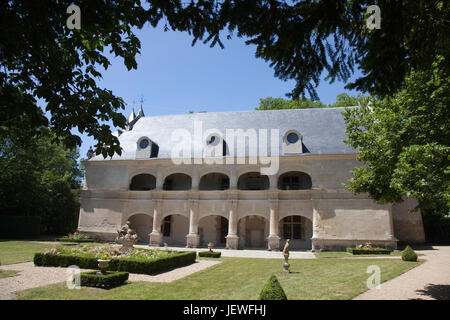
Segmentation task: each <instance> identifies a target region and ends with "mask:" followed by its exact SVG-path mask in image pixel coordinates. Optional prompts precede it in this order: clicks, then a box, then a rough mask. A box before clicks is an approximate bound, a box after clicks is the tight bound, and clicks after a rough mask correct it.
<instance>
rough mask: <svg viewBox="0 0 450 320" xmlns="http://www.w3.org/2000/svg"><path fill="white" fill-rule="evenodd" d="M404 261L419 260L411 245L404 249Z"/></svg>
mask: <svg viewBox="0 0 450 320" xmlns="http://www.w3.org/2000/svg"><path fill="white" fill-rule="evenodd" d="M402 260H403V261H417V253H415V252H414V250H413V249H412V248H411V247H410V246H406V248H405V250H403V251H402Z"/></svg>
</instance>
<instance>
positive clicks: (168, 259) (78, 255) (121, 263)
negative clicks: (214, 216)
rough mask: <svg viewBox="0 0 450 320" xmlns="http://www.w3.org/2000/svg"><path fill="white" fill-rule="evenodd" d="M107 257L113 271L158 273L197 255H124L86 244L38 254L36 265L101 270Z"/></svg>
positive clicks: (143, 251)
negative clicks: (99, 261) (72, 266)
mask: <svg viewBox="0 0 450 320" xmlns="http://www.w3.org/2000/svg"><path fill="white" fill-rule="evenodd" d="M105 258H107V259H110V260H111V261H110V263H109V266H108V270H110V271H127V272H130V273H141V274H154V273H159V272H164V271H167V270H170V269H174V268H178V267H181V266H185V265H188V264H191V263H193V262H194V261H195V258H196V252H194V251H185V252H178V251H173V250H158V249H154V250H148V249H139V248H134V249H133V250H130V251H129V252H127V253H122V252H121V251H120V249H119V248H117V247H113V246H110V245H103V246H88V245H83V246H81V247H77V248H68V247H64V246H58V247H55V248H52V249H50V250H49V249H45V250H44V252H42V253H36V254H35V255H34V264H35V265H36V266H52V267H68V266H70V265H77V266H79V267H80V268H83V269H97V268H98V262H97V260H98V259H105Z"/></svg>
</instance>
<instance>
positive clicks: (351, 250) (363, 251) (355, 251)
mask: <svg viewBox="0 0 450 320" xmlns="http://www.w3.org/2000/svg"><path fill="white" fill-rule="evenodd" d="M347 252H349V253H351V254H354V255H357V254H391V252H392V250H389V249H384V248H371V249H363V248H347Z"/></svg>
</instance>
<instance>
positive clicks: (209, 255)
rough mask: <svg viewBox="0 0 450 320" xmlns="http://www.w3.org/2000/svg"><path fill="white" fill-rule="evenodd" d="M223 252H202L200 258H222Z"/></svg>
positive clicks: (199, 254)
mask: <svg viewBox="0 0 450 320" xmlns="http://www.w3.org/2000/svg"><path fill="white" fill-rule="evenodd" d="M221 254H222V253H221V252H220V251H213V252H211V251H200V252H199V253H198V256H199V257H205V258H220V256H221Z"/></svg>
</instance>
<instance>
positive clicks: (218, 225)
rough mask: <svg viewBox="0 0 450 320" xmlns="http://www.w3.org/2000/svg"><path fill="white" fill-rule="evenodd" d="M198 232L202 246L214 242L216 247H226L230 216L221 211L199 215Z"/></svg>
mask: <svg viewBox="0 0 450 320" xmlns="http://www.w3.org/2000/svg"><path fill="white" fill-rule="evenodd" d="M198 234H199V236H200V246H207V245H208V243H209V242H213V243H214V246H216V247H224V246H225V245H226V238H225V237H226V236H227V234H228V217H225V215H224V214H220V213H214V214H208V215H203V216H201V217H199V220H198Z"/></svg>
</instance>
